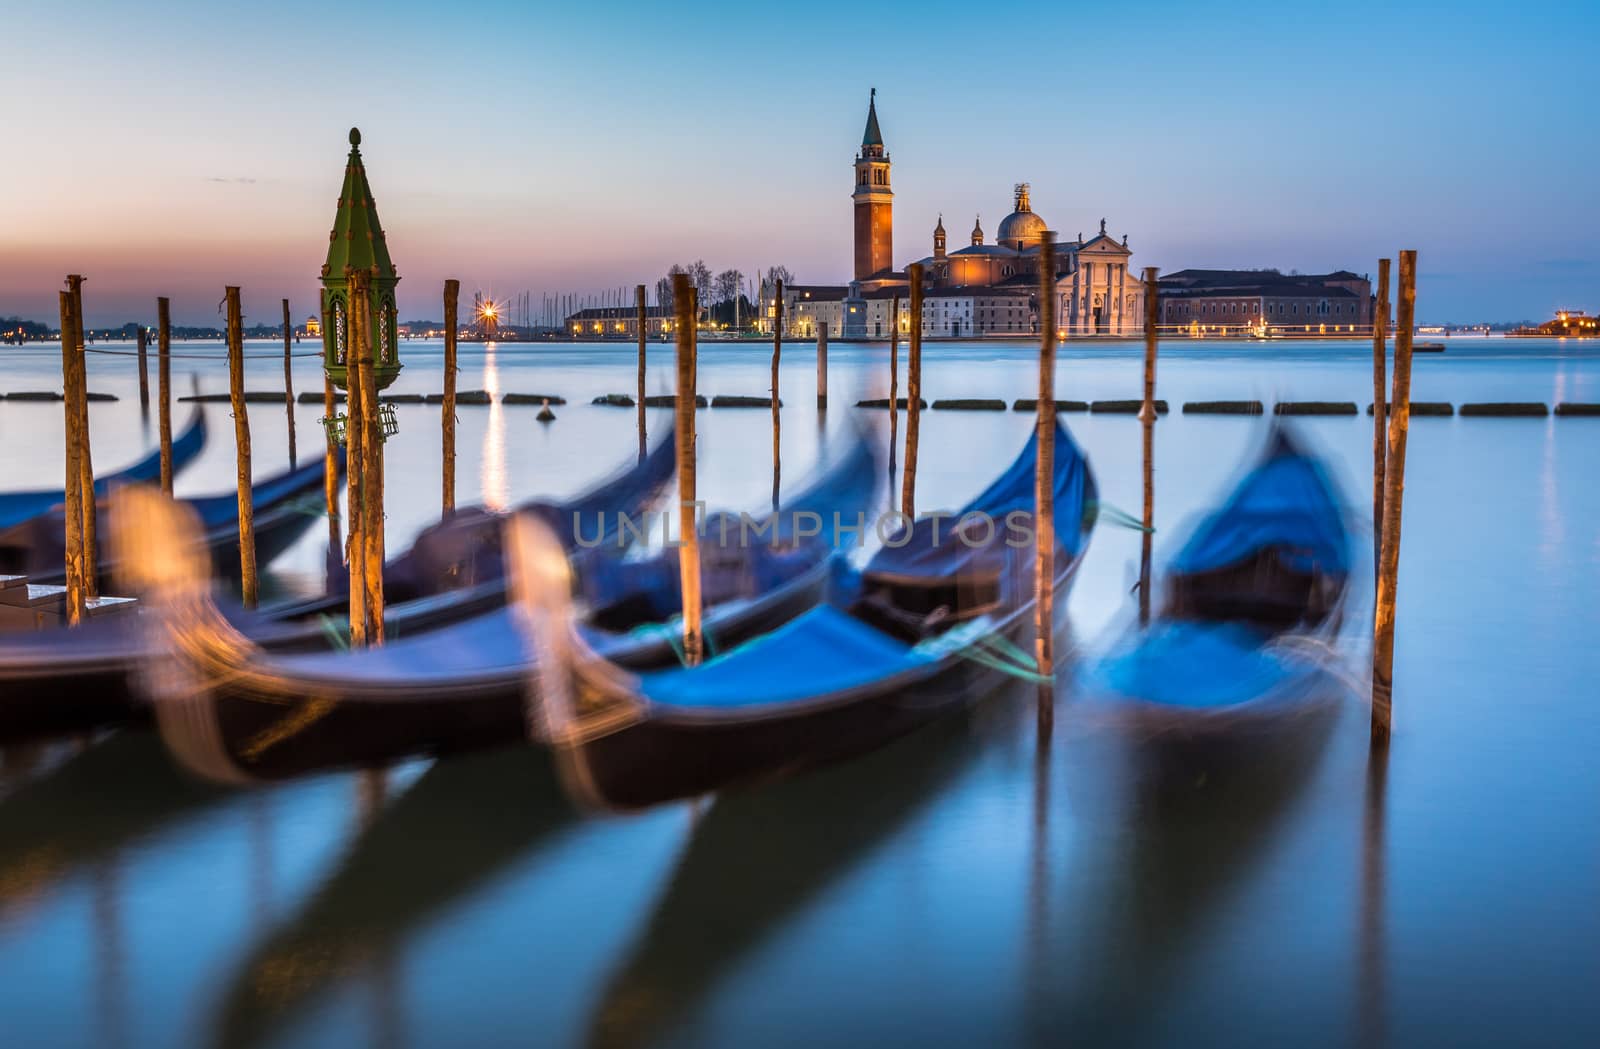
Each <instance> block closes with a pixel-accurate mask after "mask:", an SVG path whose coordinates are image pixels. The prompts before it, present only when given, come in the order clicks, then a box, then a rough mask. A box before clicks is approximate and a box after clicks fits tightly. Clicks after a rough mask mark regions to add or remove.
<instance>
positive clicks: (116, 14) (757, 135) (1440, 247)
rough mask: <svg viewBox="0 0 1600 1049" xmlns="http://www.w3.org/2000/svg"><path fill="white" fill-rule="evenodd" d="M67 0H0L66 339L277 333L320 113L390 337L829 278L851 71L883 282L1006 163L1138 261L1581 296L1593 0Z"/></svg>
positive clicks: (847, 179)
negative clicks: (1501, 0) (388, 306)
mask: <svg viewBox="0 0 1600 1049" xmlns="http://www.w3.org/2000/svg"><path fill="white" fill-rule="evenodd" d="M74 10H75V15H74V17H73V19H72V20H71V24H70V25H64V24H63V23H62V21H61V19H60V13H59V9H58V8H57V7H56V6H55V5H51V4H47V3H43V2H40V0H20V2H16V3H13V4H9V5H7V14H6V19H5V23H4V25H5V27H6V30H7V37H8V42H9V43H10V47H8V49H7V60H6V62H5V63H3V64H0V92H3V93H4V95H5V97H6V98H7V99H8V100H13V102H12V104H11V105H9V106H8V112H7V125H8V126H7V132H8V134H7V141H8V144H9V145H10V149H9V150H8V158H7V162H6V163H5V164H4V165H0V316H5V315H10V314H17V315H20V316H23V317H25V318H29V319H34V320H41V321H47V322H53V320H54V318H55V316H56V292H57V289H58V288H59V287H60V282H61V278H62V276H63V275H64V274H66V273H67V272H81V273H85V274H87V275H88V277H89V280H88V282H87V284H86V285H85V289H84V300H85V306H86V310H87V314H88V317H87V319H88V321H89V322H90V323H91V324H93V325H96V326H109V325H115V324H121V323H123V322H124V321H132V320H147V319H149V320H153V318H154V313H155V309H154V298H155V296H157V295H167V296H170V297H171V298H172V300H173V313H174V321H175V322H176V323H181V324H193V325H202V324H203V325H211V324H217V323H219V322H220V317H219V314H218V313H217V305H218V303H219V302H220V300H221V299H222V288H223V286H224V285H225V284H238V285H240V286H241V287H242V289H243V299H244V305H245V312H246V314H247V321H248V322H249V323H274V322H275V321H276V318H277V314H278V311H279V305H278V303H279V300H280V299H282V298H284V297H288V298H289V299H290V301H291V308H292V310H293V315H294V317H295V318H296V320H297V321H299V320H302V319H303V318H304V317H305V316H306V315H308V314H310V313H311V312H313V310H314V308H315V301H316V300H315V296H316V292H317V270H318V268H319V266H320V265H321V262H322V258H323V255H324V253H325V250H326V243H327V241H326V238H327V231H328V228H329V227H330V225H331V223H332V219H333V213H334V203H335V199H336V198H337V196H338V190H339V182H340V177H341V174H342V170H343V162H344V155H345V152H346V150H347V148H348V147H347V145H346V142H345V135H346V133H347V131H348V129H349V128H350V127H351V126H352V125H356V126H359V127H360V128H361V130H362V133H363V144H362V152H363V154H364V155H365V157H366V162H367V170H368V173H369V177H370V179H371V182H372V186H373V192H374V196H375V198H376V201H377V205H378V208H379V211H380V214H381V215H382V218H383V222H384V226H385V229H386V230H387V232H388V236H389V243H390V246H391V249H392V251H393V253H394V257H395V262H396V265H397V266H398V268H399V271H400V274H401V277H402V280H401V283H400V285H399V295H398V299H399V312H400V315H401V317H402V318H403V319H410V318H436V317H438V316H440V315H441V314H442V310H441V308H440V306H439V300H440V294H441V287H442V284H443V281H444V279H445V278H446V277H457V278H459V279H460V280H461V281H462V287H463V293H464V295H466V296H467V297H468V298H470V295H471V292H472V291H473V290H474V289H478V290H482V291H484V292H487V293H491V294H495V295H504V296H515V295H518V294H520V293H522V292H524V291H527V292H531V293H532V297H533V303H534V306H535V308H537V306H538V303H539V300H540V297H541V296H542V295H544V294H564V293H577V294H580V295H581V294H594V293H597V292H600V291H601V290H602V289H612V288H616V287H618V286H627V287H631V286H632V285H634V284H637V283H644V284H646V285H650V286H653V285H654V282H655V279H656V278H657V277H659V276H660V275H661V274H662V273H664V272H665V271H666V269H667V267H668V266H669V265H670V264H672V263H674V262H686V261H692V260H694V259H697V258H699V259H704V260H705V261H706V262H707V264H708V265H710V266H711V268H712V269H713V270H721V269H725V268H730V267H732V268H737V269H739V270H742V271H744V272H745V273H746V275H751V274H753V272H754V271H755V270H757V269H764V268H766V267H768V266H772V265H778V264H781V265H785V266H787V267H789V268H790V269H791V270H793V271H794V273H795V274H796V275H797V277H798V278H799V279H800V280H802V281H806V282H814V283H842V282H843V281H845V280H847V279H848V278H849V275H850V273H851V268H852V265H851V251H852V237H851V204H850V191H851V167H850V159H851V156H852V154H853V152H854V151H855V149H856V148H857V146H858V145H859V142H860V137H861V115H862V113H863V111H864V107H865V105H866V100H867V93H868V90H869V89H870V88H872V87H876V88H877V89H878V105H879V114H880V117H881V119H882V124H883V134H884V139H885V142H886V145H887V147H888V149H889V151H890V153H891V155H892V156H893V158H894V162H895V186H894V192H895V207H894V245H895V262H896V263H897V264H900V265H903V264H904V263H905V262H908V261H911V260H914V259H916V258H920V257H922V256H924V255H927V254H928V253H929V250H930V246H931V236H932V230H933V227H934V224H935V222H936V220H937V219H938V217H939V215H940V214H941V213H942V214H943V216H944V219H945V223H946V225H947V226H948V227H949V228H950V229H952V230H957V231H959V230H964V229H967V228H969V227H970V224H971V222H972V219H973V217H974V216H975V215H982V216H983V218H984V220H985V224H986V225H988V224H989V223H991V222H997V221H998V220H999V219H1000V218H1001V217H1003V216H1004V215H1005V213H1006V212H1007V211H1009V210H1010V208H1009V203H1010V194H1011V187H1012V185H1013V183H1016V182H1022V181H1027V182H1030V183H1031V184H1032V187H1033V200H1034V206H1035V208H1036V209H1037V210H1038V211H1039V212H1040V213H1041V214H1043V215H1045V216H1047V217H1048V219H1049V220H1050V222H1051V223H1052V225H1053V226H1054V227H1055V229H1056V230H1057V232H1058V233H1059V234H1060V235H1061V236H1062V237H1073V236H1075V235H1076V234H1077V233H1078V232H1080V231H1082V232H1084V233H1090V232H1092V231H1093V230H1095V229H1097V228H1098V224H1099V220H1100V219H1101V218H1102V217H1104V218H1106V219H1108V229H1109V231H1110V232H1111V233H1113V234H1115V235H1116V236H1119V237H1120V236H1121V235H1122V234H1124V233H1125V234H1127V235H1128V237H1129V243H1130V246H1131V247H1132V248H1133V250H1134V256H1133V265H1134V266H1136V267H1137V266H1145V265H1156V266H1160V267H1161V268H1162V269H1163V271H1172V270H1177V269H1183V268H1191V267H1206V268H1234V267H1238V268H1258V267H1277V268H1281V269H1282V270H1284V271H1288V270H1290V269H1300V270H1303V271H1307V272H1321V271H1327V270H1333V269H1341V268H1348V269H1351V270H1354V271H1356V272H1358V273H1374V274H1375V272H1376V260H1377V258H1378V257H1380V256H1389V257H1393V256H1394V254H1395V253H1396V252H1397V251H1398V250H1399V249H1400V248H1403V247H1414V248H1417V249H1418V250H1419V252H1420V259H1421V265H1420V274H1419V281H1418V285H1419V287H1418V313H1419V316H1420V317H1421V318H1422V319H1423V320H1425V321H1438V322H1455V323H1466V322H1474V321H1509V320H1519V319H1525V318H1526V319H1535V320H1539V319H1544V318H1546V317H1548V316H1553V315H1554V313H1555V312H1556V310H1558V309H1561V308H1567V307H1570V308H1578V309H1587V310H1589V311H1591V312H1594V311H1596V310H1597V309H1600V251H1597V250H1596V247H1595V245H1596V244H1597V243H1600V214H1597V212H1596V209H1595V207H1594V200H1593V195H1594V189H1593V187H1594V178H1595V175H1594V170H1595V166H1596V165H1595V162H1596V160H1597V153H1600V145H1597V144H1596V142H1595V136H1594V134H1593V131H1592V127H1591V125H1592V119H1591V118H1592V113H1591V112H1590V108H1591V102H1590V101H1589V100H1591V99H1593V98H1594V97H1596V96H1597V95H1600V71H1597V70H1596V69H1595V67H1594V66H1593V64H1592V63H1584V62H1580V61H1574V60H1571V59H1570V58H1569V57H1568V54H1569V53H1568V52H1566V51H1564V50H1563V48H1564V47H1565V46H1566V45H1564V44H1563V43H1562V41H1568V42H1570V41H1576V40H1583V39H1587V38H1589V37H1590V36H1592V35H1593V33H1594V31H1595V30H1596V29H1597V28H1600V12H1597V11H1596V10H1595V9H1594V8H1593V5H1580V4H1576V3H1574V4H1564V3H1533V4H1522V5H1515V6H1505V5H1500V4H1492V3H1488V2H1474V0H1462V2H1457V3H1452V4H1448V5H1445V4H1420V5H1410V6H1407V7H1405V8H1403V9H1401V8H1395V7H1391V6H1389V5H1382V4H1369V3H1366V2H1364V0H1359V2H1353V3H1348V4H1344V5H1340V6H1338V7H1336V8H1332V9H1321V10H1319V11H1318V12H1317V14H1316V16H1315V19H1314V20H1312V21H1310V22H1305V21H1301V20H1300V17H1299V16H1298V15H1297V16H1296V19H1295V20H1294V21H1292V22H1291V21H1290V20H1289V19H1287V18H1285V17H1284V15H1285V11H1284V9H1283V8H1282V7H1281V6H1280V5H1268V4H1264V3H1254V2H1248V3H1245V2H1239V3H1228V2H1224V3H1221V4H1212V5H1203V6H1199V7H1196V6H1193V5H1179V4H1168V3H1156V4H1149V5H1144V6H1143V7H1140V8H1137V9H1134V8H1114V9H1110V10H1098V9H1095V10H1088V11H1078V10H1067V9H1065V8H1063V7H1061V6H1051V7H1044V6H1041V7H1039V8H1037V9H1031V8H1029V7H1028V6H1027V5H1022V6H1014V7H1007V8H1005V9H984V10H981V11H979V10H975V9H974V8H973V6H972V5H970V4H946V3H942V2H933V3H922V4H917V5H915V6H912V7H908V8H905V9H903V10H900V9H892V8H891V7H890V6H888V5H883V6H880V7H874V8H870V9H864V8H862V7H861V6H860V5H855V4H845V3H833V2H824V3H817V4H810V5H807V6H806V7H805V9H804V11H803V14H801V15H798V16H797V15H796V13H795V12H794V11H788V10H783V9H778V8H761V7H751V6H750V5H747V4H746V5H740V4H727V5H724V4H719V3H710V4H701V5H697V6H695V7H694V8H683V7H675V6H657V5H645V4H616V5H611V6H609V7H607V8H604V9H601V8H599V7H597V6H594V5H590V6H577V5H572V6H568V5H559V6H558V7H556V8H555V9H553V10H542V9H541V10H538V11H536V12H534V11H529V10H525V8H524V5H517V4H513V3H510V2H478V3H472V2H468V3H463V4H460V5H457V6H456V7H454V8H452V9H450V10H449V12H448V13H441V11H440V9H438V8H437V7H436V6H434V5H424V4H421V3H418V2H414V0H394V2H389V3H383V4H371V5H367V4H361V3H351V4H343V5H337V6H334V7H327V6H325V5H322V4H317V3H311V2H309V0H285V2H282V3H279V4H275V5H273V9H272V10H270V11H264V10H263V11H258V10H251V11H250V12H249V13H248V14H241V13H236V12H234V11H231V10H230V11H225V12H220V13H219V12H218V10H217V9H216V8H215V7H214V6H211V5H201V4H199V3H197V2H194V0H173V2H171V3H169V4H167V5H164V6H163V7H162V8H160V9H159V10H151V9H143V10H141V9H138V8H130V7H128V6H127V5H121V4H114V3H112V2H110V0H85V2H83V3H81V4H79V5H78V7H77V8H75V9H74ZM68 72H70V73H71V75H70V76H67V75H64V74H65V73H68Z"/></svg>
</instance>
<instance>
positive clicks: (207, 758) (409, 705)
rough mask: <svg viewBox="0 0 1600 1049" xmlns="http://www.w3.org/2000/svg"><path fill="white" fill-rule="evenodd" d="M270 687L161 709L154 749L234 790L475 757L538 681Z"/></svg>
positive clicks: (713, 628) (807, 601)
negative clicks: (232, 783) (233, 783)
mask: <svg viewBox="0 0 1600 1049" xmlns="http://www.w3.org/2000/svg"><path fill="white" fill-rule="evenodd" d="M826 585H827V565H826V562H824V563H823V564H821V565H819V566H818V567H817V568H816V569H815V570H813V571H812V572H810V573H808V574H807V575H806V576H804V577H802V578H801V579H799V580H797V581H796V582H795V583H793V584H791V585H790V586H788V587H786V588H784V589H783V590H781V591H777V592H774V593H773V594H772V595H769V596H768V599H766V600H764V601H761V602H758V603H756V604H753V605H751V606H749V607H748V608H746V609H743V610H741V611H739V612H737V613H735V614H732V615H729V616H726V617H717V616H715V615H713V616H712V617H710V618H709V619H708V621H707V624H706V627H707V636H708V638H709V639H710V640H711V641H712V643H713V644H714V645H715V646H717V647H729V646H733V645H737V644H740V643H741V642H743V641H747V640H749V639H750V638H752V637H757V636H759V635H761V634H765V633H768V632H770V631H772V630H775V629H777V628H778V627H779V626H781V625H783V624H784V623H786V622H788V621H789V620H790V619H793V618H794V617H795V616H796V615H798V614H800V613H801V612H803V611H805V610H806V609H808V608H811V607H813V606H814V605H816V603H817V602H818V601H819V600H820V599H821V597H822V594H823V592H824V588H825V587H826ZM616 658H617V659H618V661H619V662H621V663H622V664H623V665H626V666H629V667H631V668H634V669H648V668H657V667H664V666H670V665H673V664H674V663H675V662H676V660H677V655H676V652H675V650H674V648H673V646H672V643H671V642H670V641H669V640H667V639H666V638H664V637H662V636H660V635H643V636H641V637H639V638H637V639H631V640H630V641H629V642H628V643H627V645H626V647H625V649H624V650H623V651H622V652H620V653H619V654H618V655H617V657H616ZM278 684H279V685H280V686H281V687H280V688H277V689H275V690H274V691H275V694H271V695H269V694H265V693H263V692H258V691H254V690H248V689H245V688H241V687H237V686H231V685H230V686H224V687H219V688H215V689H213V690H211V691H210V692H209V693H206V694H203V695H197V696H194V697H190V698H183V699H172V700H165V701H161V702H160V704H159V706H158V708H157V717H158V722H159V723H160V725H161V727H162V734H163V737H164V738H165V739H166V740H167V742H168V745H169V746H170V747H172V749H173V750H174V751H175V752H176V753H177V754H178V756H179V757H180V759H181V760H185V761H186V762H187V763H188V764H190V765H191V767H193V768H195V769H196V770H197V771H200V772H202V773H203V774H205V775H209V776H212V777H214V778H219V779H234V780H274V779H284V778H288V777H293V776H298V775H304V774H307V773H311V772H316V771H321V770H325V769H330V768H344V767H363V766H364V767H373V766H382V765H388V764H392V763H394V762H396V761H400V760H403V759H406V758H412V757H417V756H421V755H440V754H457V753H463V752H469V751H477V750H483V749H487V748H490V747H495V746H505V745H507V744H512V743H519V742H523V741H525V740H527V738H528V727H527V724H528V723H527V713H526V712H527V703H528V699H529V695H530V690H532V689H535V688H537V677H536V673H535V667H534V665H533V664H532V663H531V662H530V663H527V664H525V665H522V666H519V667H518V668H516V669H515V670H514V671H506V672H498V673H494V674H483V675H479V676H476V677H474V678H472V679H470V680H466V679H464V680H438V679H433V680H427V681H419V682H416V683H414V684H410V685H408V686H406V687H403V688H396V687H384V688H372V687H366V688H361V687H355V686H351V685H349V684H344V683H334V682H328V681H320V680H316V679H305V678H298V679H292V680H288V679H286V680H283V681H281V682H279V683H278Z"/></svg>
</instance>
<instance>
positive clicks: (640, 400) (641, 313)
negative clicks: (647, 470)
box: [633, 284, 649, 463]
mask: <svg viewBox="0 0 1600 1049" xmlns="http://www.w3.org/2000/svg"><path fill="white" fill-rule="evenodd" d="M633 305H634V311H635V313H636V314H637V315H638V321H639V367H638V382H637V384H636V385H637V387H638V389H637V390H636V391H635V393H634V397H633V403H634V405H635V407H634V411H636V412H637V413H638V417H639V461H640V462H641V463H642V462H644V457H645V454H646V447H645V433H644V340H645V329H646V327H647V321H648V317H649V311H648V310H647V309H645V304H644V285H643V284H636V285H634V288H633Z"/></svg>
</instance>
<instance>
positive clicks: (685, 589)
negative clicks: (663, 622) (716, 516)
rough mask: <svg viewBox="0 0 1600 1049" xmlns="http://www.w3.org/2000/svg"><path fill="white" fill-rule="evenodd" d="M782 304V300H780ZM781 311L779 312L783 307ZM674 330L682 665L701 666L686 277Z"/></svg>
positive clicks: (677, 285) (676, 296)
mask: <svg viewBox="0 0 1600 1049" xmlns="http://www.w3.org/2000/svg"><path fill="white" fill-rule="evenodd" d="M780 301H781V299H780ZM780 308H781V307H780ZM672 310H673V314H674V320H673V327H674V328H675V329H676V332H675V334H676V335H677V342H678V395H677V398H676V407H675V409H674V411H675V413H676V419H675V421H676V424H677V445H678V528H679V530H680V531H681V532H682V536H681V541H682V544H683V545H682V546H680V547H679V548H678V578H679V585H680V586H681V588H682V593H683V661H684V662H685V663H687V664H688V665H689V666H697V665H699V663H700V658H701V653H702V650H703V645H702V642H701V638H700V530H699V522H697V521H696V520H695V453H696V448H695V437H694V426H695V417H694V412H695V387H696V385H697V376H696V361H695V344H694V321H695V301H694V286H693V285H692V284H690V282H689V277H688V275H687V274H683V273H675V274H673V275H672Z"/></svg>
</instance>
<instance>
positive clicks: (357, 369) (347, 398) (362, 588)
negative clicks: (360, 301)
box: [344, 295, 367, 647]
mask: <svg viewBox="0 0 1600 1049" xmlns="http://www.w3.org/2000/svg"><path fill="white" fill-rule="evenodd" d="M350 301H351V302H352V303H353V302H354V301H355V298H354V296H353V295H352V296H351V299H350ZM361 312H362V311H361V310H360V309H355V308H351V309H350V310H348V312H347V316H348V317H349V323H348V324H347V326H346V331H345V346H344V365H345V368H344V390H345V394H344V403H345V413H344V415H345V417H344V470H345V482H346V483H345V493H344V519H345V524H344V563H345V568H346V569H347V570H348V571H349V573H350V585H349V593H350V644H351V646H352V647H361V646H364V645H366V643H367V559H366V557H365V556H364V554H363V550H364V546H363V539H362V532H363V528H364V527H365V525H366V514H365V513H364V512H363V510H362V504H363V498H364V491H363V487H362V484H361V470H362V457H361V448H362V445H363V444H364V443H365V439H366V432H365V429H366V428H365V427H364V426H363V425H362V422H361V378H362V376H361V365H360V360H359V358H358V357H357V354H356V325H357V324H358V323H359V320H358V317H359V314H360V313H361Z"/></svg>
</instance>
